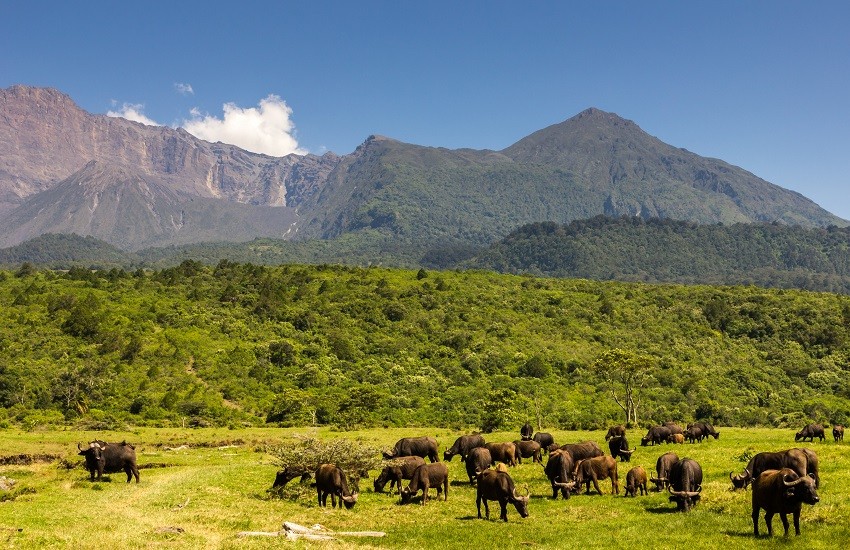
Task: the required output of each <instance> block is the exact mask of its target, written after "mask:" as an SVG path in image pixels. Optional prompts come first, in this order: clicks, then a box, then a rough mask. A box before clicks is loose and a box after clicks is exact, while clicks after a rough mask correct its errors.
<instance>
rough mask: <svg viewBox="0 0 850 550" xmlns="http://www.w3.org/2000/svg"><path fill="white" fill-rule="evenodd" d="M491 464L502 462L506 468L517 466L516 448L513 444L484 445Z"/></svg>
mask: <svg viewBox="0 0 850 550" xmlns="http://www.w3.org/2000/svg"><path fill="white" fill-rule="evenodd" d="M484 448H485V449H487V450H488V451H490V456H491V457H492V458H493V462H504V463H505V464H507V465H508V466H516V465H517V454H518V453H517V448H516V445H514V444H513V443H485V444H484Z"/></svg>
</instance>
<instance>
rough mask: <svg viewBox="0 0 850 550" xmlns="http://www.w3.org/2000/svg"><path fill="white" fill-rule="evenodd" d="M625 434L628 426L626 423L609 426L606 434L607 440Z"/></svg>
mask: <svg viewBox="0 0 850 550" xmlns="http://www.w3.org/2000/svg"><path fill="white" fill-rule="evenodd" d="M624 435H626V427H625V426H624V425H622V424H620V425H619V426H611V427H610V428H608V433H607V434H605V441H608V440H609V439H611V438H612V437H621V436H624Z"/></svg>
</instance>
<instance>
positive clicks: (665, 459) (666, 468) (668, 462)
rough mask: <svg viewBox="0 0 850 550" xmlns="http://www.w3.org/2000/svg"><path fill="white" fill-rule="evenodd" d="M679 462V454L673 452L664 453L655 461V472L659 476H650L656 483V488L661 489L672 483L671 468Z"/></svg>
mask: <svg viewBox="0 0 850 550" xmlns="http://www.w3.org/2000/svg"><path fill="white" fill-rule="evenodd" d="M677 462H679V455H677V454H676V453H673V452H669V453H664V454H663V455H661V456H659V457H658V460H656V461H655V473H656V475H657V476H658V477H650V478H649V480H650V481H651V482H653V483H654V484H655V490H656V491H660V490H662V489H664V488H665V487H668V486H669V485H670V470H671V469H672V468H673V465H674V464H676V463H677Z"/></svg>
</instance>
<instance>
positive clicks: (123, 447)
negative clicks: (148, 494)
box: [77, 440, 139, 483]
mask: <svg viewBox="0 0 850 550" xmlns="http://www.w3.org/2000/svg"><path fill="white" fill-rule="evenodd" d="M77 449H78V450H79V451H80V452H79V453H78V454H79V455H80V456H84V457H85V459H86V469H87V470H88V471H89V475H90V476H91V480H92V481H94V480H95V475H97V479H98V481H100V480H101V479H102V478H103V474H104V473H107V474H112V473H115V472H120V471H122V470H123V471H124V473H126V474H127V483H130V480H131V479H133V478H134V477H135V478H136V483H138V482H139V467H138V466H137V465H136V448H135V447H134V446H132V445H130V444H129V443H127V442H126V441H122V442H121V443H107V442H105V441H100V440H96V441H92V442H91V443H89V446H88V447H87V448H86V449H83V447H82V445H80V444H79V443H78V444H77Z"/></svg>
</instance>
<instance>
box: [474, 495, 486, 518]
mask: <svg viewBox="0 0 850 550" xmlns="http://www.w3.org/2000/svg"><path fill="white" fill-rule="evenodd" d="M475 506H476V508H478V519H481V495H478V496H477V497H475ZM485 506H486V504H485Z"/></svg>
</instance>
